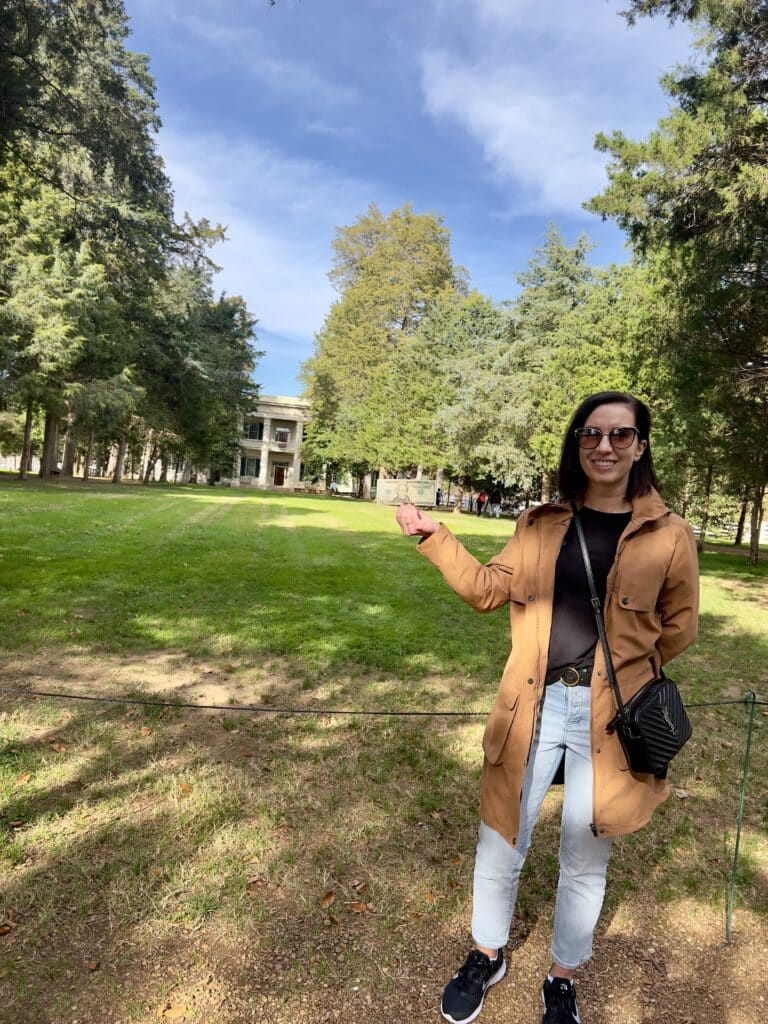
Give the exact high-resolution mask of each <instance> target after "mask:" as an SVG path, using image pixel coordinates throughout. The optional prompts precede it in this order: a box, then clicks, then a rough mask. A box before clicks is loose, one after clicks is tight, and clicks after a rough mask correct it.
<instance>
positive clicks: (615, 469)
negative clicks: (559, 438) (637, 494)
mask: <svg viewBox="0 0 768 1024" xmlns="http://www.w3.org/2000/svg"><path fill="white" fill-rule="evenodd" d="M584 426H585V427H595V428H596V429H597V430H599V431H601V432H602V434H603V436H602V437H601V438H600V443H599V444H598V446H597V448H592V449H585V448H579V462H580V464H581V468H582V469H583V470H584V473H585V474H586V477H587V486H588V487H591V486H595V485H596V486H599V487H600V489H601V490H602V489H604V488H605V487H606V486H610V487H611V489H612V490H613V489H614V488H615V489H616V490H620V489H623V490H626V486H627V481H628V479H629V474H630V471H631V469H632V466H633V465H634V464H635V463H636V462H637V460H638V459H639V458H640V456H641V455H642V454H643V452H644V451H645V448H646V445H647V443H648V442H647V441H642V440H639V439H638V438H637V436H635V439H634V441H633V442H632V444H631V445H630V446H629V448H614V447H613V445H612V444H611V441H610V438H609V437H607V436H606V435H607V434H608V431H609V430H613V428H614V427H637V423H636V422H635V414H634V411H633V409H632V407H631V406H630V405H624V404H623V402H609V403H607V404H606V405H598V407H597V408H596V409H594V410H593V411H592V412H591V413H590V414H589V416H587V418H586V420H585V421H584Z"/></svg>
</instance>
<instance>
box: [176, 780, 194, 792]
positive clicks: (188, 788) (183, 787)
mask: <svg viewBox="0 0 768 1024" xmlns="http://www.w3.org/2000/svg"><path fill="white" fill-rule="evenodd" d="M179 792H180V793H191V792H192V787H191V786H190V784H189V783H188V782H182V783H181V785H180V786H179Z"/></svg>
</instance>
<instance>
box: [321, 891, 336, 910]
mask: <svg viewBox="0 0 768 1024" xmlns="http://www.w3.org/2000/svg"><path fill="white" fill-rule="evenodd" d="M335 899H336V893H335V892H334V891H333V889H329V890H328V892H324V893H323V895H322V896H321V897H320V909H321V910H327V908H328V907H330V905H331V904H332V903H333V902H334V900H335Z"/></svg>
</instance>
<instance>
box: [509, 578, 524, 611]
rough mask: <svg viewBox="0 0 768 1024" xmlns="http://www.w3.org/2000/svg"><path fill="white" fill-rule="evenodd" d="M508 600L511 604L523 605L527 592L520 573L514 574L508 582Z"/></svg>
mask: <svg viewBox="0 0 768 1024" xmlns="http://www.w3.org/2000/svg"><path fill="white" fill-rule="evenodd" d="M509 600H510V601H511V602H512V603H513V604H525V603H526V602H527V600H528V591H527V589H526V586H525V580H524V579H523V577H522V574H521V573H515V574H514V575H513V576H512V578H511V579H510V581H509Z"/></svg>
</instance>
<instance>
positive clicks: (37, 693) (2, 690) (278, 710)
mask: <svg viewBox="0 0 768 1024" xmlns="http://www.w3.org/2000/svg"><path fill="white" fill-rule="evenodd" d="M750 694H751V696H749V697H741V698H740V699H738V700H706V701H697V702H693V703H690V704H686V705H685V707H686V708H714V707H725V706H726V705H728V704H754V705H757V706H761V705H762V706H765V707H768V700H753V698H754V694H753V693H752V692H751V691H750ZM0 695H3V696H5V695H8V696H14V697H52V698H55V699H57V700H87V701H96V702H100V703H104V704H139V705H143V706H144V707H152V708H191V709H192V710H193V711H240V712H244V713H247V714H248V713H250V714H256V715H317V717H318V718H323V717H325V716H331V715H356V716H369V717H371V718H485V717H486V716H487V715H488V714H489V712H488V711H421V710H416V711H367V710H360V709H357V708H283V707H256V706H255V705H253V704H195V703H192V702H191V701H174V700H144V699H142V698H137V697H105V696H101V695H98V694H97V695H94V694H85V693H62V692H61V691H56V690H24V689H21V688H13V687H0Z"/></svg>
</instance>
